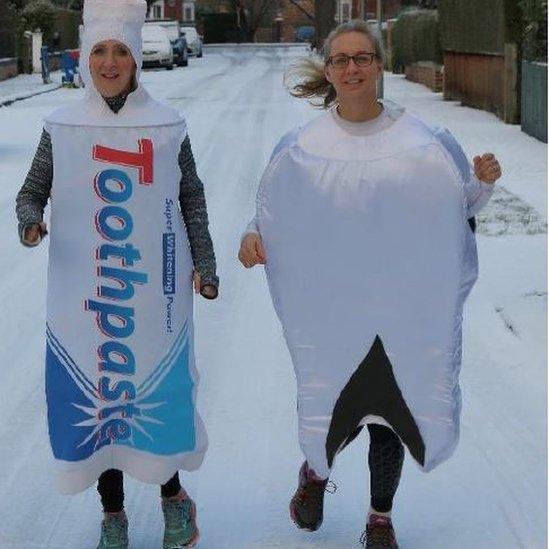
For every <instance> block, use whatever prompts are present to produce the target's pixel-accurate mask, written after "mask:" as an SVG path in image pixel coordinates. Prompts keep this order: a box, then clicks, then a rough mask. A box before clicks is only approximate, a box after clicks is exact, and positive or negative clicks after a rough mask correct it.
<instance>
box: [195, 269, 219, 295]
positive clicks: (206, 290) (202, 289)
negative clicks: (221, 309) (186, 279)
mask: <svg viewBox="0 0 549 549" xmlns="http://www.w3.org/2000/svg"><path fill="white" fill-rule="evenodd" d="M193 287H194V293H195V294H201V295H202V296H203V297H205V298H207V299H215V298H216V297H217V288H216V287H215V286H213V285H212V284H204V286H202V282H201V278H200V274H199V273H198V272H197V271H195V272H194V273H193Z"/></svg>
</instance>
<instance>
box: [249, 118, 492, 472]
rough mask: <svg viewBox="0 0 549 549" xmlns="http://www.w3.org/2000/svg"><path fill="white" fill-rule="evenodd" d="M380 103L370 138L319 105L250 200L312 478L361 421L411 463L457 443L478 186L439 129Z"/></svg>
mask: <svg viewBox="0 0 549 549" xmlns="http://www.w3.org/2000/svg"><path fill="white" fill-rule="evenodd" d="M385 110H388V111H389V113H390V115H391V117H392V118H393V119H394V120H393V122H392V123H391V124H387V125H386V127H383V128H381V129H380V130H379V131H377V132H375V133H373V134H371V135H353V134H352V133H350V132H348V131H344V129H342V127H341V125H340V124H338V123H336V119H337V115H336V114H335V113H334V112H332V111H329V112H327V113H325V114H323V115H322V116H320V117H318V118H316V119H314V120H313V121H311V122H310V123H309V124H307V125H306V126H305V127H303V128H300V129H297V130H294V131H292V132H290V133H289V134H288V135H287V136H286V137H284V138H283V139H282V141H281V142H280V143H279V145H278V146H277V147H276V149H275V152H274V153H273V156H272V158H271V161H270V163H269V165H268V167H267V169H266V171H265V173H264V175H263V178H262V181H261V184H260V188H259V191H258V196H257V217H256V223H257V226H256V230H257V231H258V232H259V233H260V234H261V237H262V239H263V243H264V246H265V251H266V256H267V264H266V274H267V279H268V283H269V289H270V292H271V296H272V300H273V304H274V308H275V310H276V313H277V315H278V317H279V319H280V322H281V324H282V328H283V332H284V336H285V339H286V343H287V345H288V349H289V351H290V355H291V358H292V361H293V364H294V368H295V373H296V378H297V383H298V415H299V438H300V444H301V448H302V450H303V452H304V454H305V457H306V459H307V462H308V464H309V467H310V468H312V469H314V471H315V472H316V473H317V475H319V476H320V477H321V478H326V477H327V476H329V473H330V469H331V467H332V466H333V462H334V459H335V456H336V455H337V454H338V452H339V451H341V449H342V448H343V447H344V446H345V445H346V444H348V443H349V442H350V441H351V440H352V439H353V438H354V437H355V436H356V435H357V433H358V432H359V431H360V429H361V427H362V426H363V425H364V424H365V423H379V424H382V425H385V426H388V427H390V428H391V429H393V431H394V432H395V433H396V434H397V435H398V436H399V438H400V439H401V441H402V442H403V443H404V444H405V445H406V446H407V447H408V449H409V451H410V453H411V455H412V456H413V458H414V459H415V461H416V462H417V463H418V464H419V466H420V467H421V468H422V469H423V470H424V471H429V470H431V469H433V468H434V467H436V466H437V465H438V464H440V463H441V462H443V461H444V460H445V459H447V458H448V457H449V456H450V455H451V454H452V452H453V451H454V449H455V447H456V444H457V442H458V435H459V416H460V408H461V396H460V387H459V371H460V366H461V324H462V311H463V304H464V302H465V299H466V297H467V295H468V293H469V291H470V289H471V287H472V286H473V284H474V282H475V280H476V277H477V254H476V245H475V238H474V235H473V233H472V232H471V230H470V228H469V225H468V223H467V219H468V218H469V217H471V216H472V215H474V214H475V213H476V211H478V209H480V207H482V205H483V204H484V203H486V202H487V200H488V198H489V195H490V193H491V190H490V189H488V186H487V185H484V184H481V183H480V182H479V181H478V180H476V179H474V178H471V174H470V169H469V165H468V162H467V159H466V158H465V156H464V154H463V152H462V150H461V148H460V147H459V145H458V144H457V143H456V141H455V140H454V139H453V138H452V136H451V135H450V134H449V133H448V132H447V131H445V130H439V129H434V128H431V127H429V126H427V125H426V124H425V123H423V122H421V121H420V120H418V119H416V118H415V117H413V116H411V115H409V114H407V113H405V112H402V111H399V112H397V109H394V108H393V107H386V108H385ZM475 210H476V211H475ZM250 229H251V230H254V226H253V224H252V225H251V227H250Z"/></svg>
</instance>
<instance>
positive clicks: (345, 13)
mask: <svg viewBox="0 0 549 549" xmlns="http://www.w3.org/2000/svg"><path fill="white" fill-rule="evenodd" d="M350 19H351V5H350V4H347V3H342V4H341V21H342V22H345V21H350Z"/></svg>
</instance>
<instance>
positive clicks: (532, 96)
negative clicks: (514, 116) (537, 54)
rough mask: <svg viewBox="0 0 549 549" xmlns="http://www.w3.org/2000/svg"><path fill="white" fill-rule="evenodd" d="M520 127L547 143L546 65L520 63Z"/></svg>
mask: <svg viewBox="0 0 549 549" xmlns="http://www.w3.org/2000/svg"><path fill="white" fill-rule="evenodd" d="M521 125H522V131H523V132H525V133H527V134H528V135H531V136H533V137H536V138H537V139H539V140H540V141H543V142H544V143H547V63H531V62H528V61H523V62H522V103H521Z"/></svg>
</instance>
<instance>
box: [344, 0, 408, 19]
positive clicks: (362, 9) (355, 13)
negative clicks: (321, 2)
mask: <svg viewBox="0 0 549 549" xmlns="http://www.w3.org/2000/svg"><path fill="white" fill-rule="evenodd" d="M382 2H383V20H387V19H393V18H394V17H396V16H397V15H398V12H399V11H400V8H401V7H402V3H401V0H382ZM336 3H337V7H336V18H337V20H338V21H339V22H341V23H343V22H344V21H349V20H350V19H376V18H377V0H336Z"/></svg>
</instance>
